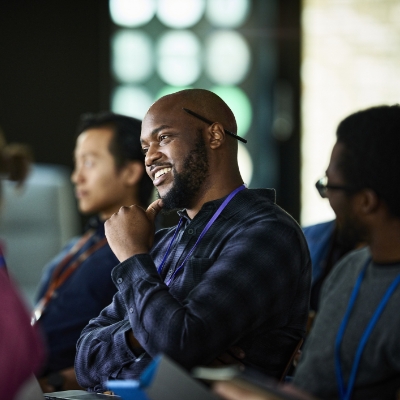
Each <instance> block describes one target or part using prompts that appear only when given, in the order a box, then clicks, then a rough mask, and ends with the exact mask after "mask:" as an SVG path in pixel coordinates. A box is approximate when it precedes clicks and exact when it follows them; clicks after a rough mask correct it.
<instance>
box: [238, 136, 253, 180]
mask: <svg viewBox="0 0 400 400" xmlns="http://www.w3.org/2000/svg"><path fill="white" fill-rule="evenodd" d="M238 145H239V146H238V164H239V171H240V174H241V175H242V178H243V182H244V183H245V184H246V185H250V183H251V179H252V177H253V160H252V159H251V156H250V153H249V151H248V150H247V148H246V145H244V144H243V143H239V142H238Z"/></svg>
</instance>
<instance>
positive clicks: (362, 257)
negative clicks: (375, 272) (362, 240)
mask: <svg viewBox="0 0 400 400" xmlns="http://www.w3.org/2000/svg"><path fill="white" fill-rule="evenodd" d="M369 257H370V251H369V247H367V246H365V247H362V248H360V249H357V250H352V251H350V252H349V253H347V254H346V255H345V256H343V258H341V259H340V260H339V261H338V262H337V263H336V264H335V265H334V267H333V269H332V271H331V272H330V274H329V276H328V277H327V283H326V286H327V287H329V286H330V285H335V282H339V281H346V280H348V279H353V280H354V279H356V277H357V276H358V274H359V273H360V271H361V269H362V268H363V266H364V264H365V261H366V260H367V259H368V258H369Z"/></svg>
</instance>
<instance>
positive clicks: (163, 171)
mask: <svg viewBox="0 0 400 400" xmlns="http://www.w3.org/2000/svg"><path fill="white" fill-rule="evenodd" d="M171 170H172V168H162V169H159V170H158V171H157V172H156V173H155V175H154V180H156V179H157V178H159V177H160V176H162V175H164V174H166V173H167V172H169V171H171Z"/></svg>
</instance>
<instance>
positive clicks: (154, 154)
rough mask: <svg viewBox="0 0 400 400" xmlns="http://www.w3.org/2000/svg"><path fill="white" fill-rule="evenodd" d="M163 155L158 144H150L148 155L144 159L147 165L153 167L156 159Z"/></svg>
mask: <svg viewBox="0 0 400 400" xmlns="http://www.w3.org/2000/svg"><path fill="white" fill-rule="evenodd" d="M161 157H162V154H161V152H160V151H159V149H158V146H156V145H150V146H149V148H148V149H147V152H146V157H145V159H144V163H145V165H146V167H151V166H152V165H153V164H154V162H155V161H157V160H159V159H160V158H161Z"/></svg>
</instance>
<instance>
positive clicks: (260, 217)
mask: <svg viewBox="0 0 400 400" xmlns="http://www.w3.org/2000/svg"><path fill="white" fill-rule="evenodd" d="M274 198H275V193H274V191H273V190H268V189H257V190H250V189H245V190H242V191H241V192H239V193H238V194H237V195H236V196H235V197H234V198H233V199H232V200H231V201H230V203H229V204H228V206H227V207H226V208H225V209H224V210H223V212H222V213H221V215H220V216H219V217H218V218H217V220H216V221H215V222H214V224H213V225H212V226H211V228H210V229H209V231H208V232H207V233H206V235H205V236H204V237H203V239H202V240H201V241H200V242H199V244H198V246H197V247H196V249H195V251H194V252H193V254H192V255H191V256H190V257H189V259H188V260H187V261H186V263H185V265H184V267H183V269H182V270H181V271H180V273H178V274H177V275H176V277H175V278H174V280H173V281H172V283H171V284H170V286H167V285H166V284H165V282H164V280H165V281H167V280H168V278H167V276H168V275H170V274H168V271H174V270H175V269H176V268H178V267H179V266H180V265H181V263H182V261H183V260H184V259H185V257H186V255H187V254H188V252H189V251H190V249H191V248H192V247H193V245H194V243H195V242H196V240H197V238H198V236H199V235H200V233H201V231H202V229H203V228H204V226H205V225H206V224H207V222H208V221H209V220H210V218H211V217H212V215H213V214H214V212H215V211H216V210H217V208H218V207H219V205H220V204H221V203H222V202H223V200H224V199H219V200H215V201H211V202H208V203H206V204H204V205H203V207H202V209H201V210H200V212H199V213H198V214H197V215H196V216H195V217H194V219H193V220H190V219H189V218H187V217H186V222H185V223H184V224H183V226H182V227H181V230H180V232H179V235H178V237H177V240H176V241H175V243H174V244H173V246H172V248H171V251H170V253H169V256H168V258H167V260H166V263H165V265H164V269H163V271H162V274H161V276H160V275H159V274H158V272H157V267H158V266H159V265H160V264H161V261H162V259H163V257H164V255H165V252H166V251H167V248H168V246H169V244H170V241H171V238H172V237H173V235H174V231H175V229H174V228H171V229H164V230H161V231H158V232H157V233H156V236H155V241H154V246H153V248H152V250H151V252H150V254H139V255H136V256H133V257H131V258H129V259H128V260H126V261H124V262H122V263H121V264H119V265H118V266H117V267H115V268H114V270H113V272H112V277H113V280H114V282H115V284H116V285H117V287H118V293H117V294H116V295H115V296H114V299H113V302H112V303H111V304H110V305H109V306H108V307H107V308H105V309H104V310H103V311H102V312H101V314H100V315H99V316H98V317H97V318H94V319H92V320H91V321H90V323H89V325H88V326H86V328H85V329H84V330H83V332H82V335H81V337H80V339H79V341H78V345H77V349H78V351H77V357H76V360H75V371H76V374H77V378H78V382H79V383H80V385H82V386H83V387H86V388H89V389H90V390H94V391H101V390H105V381H107V380H109V379H127V378H133V379H135V378H138V376H139V375H140V373H141V372H142V371H143V369H144V368H145V367H146V366H147V364H148V363H149V362H150V361H151V359H152V357H154V356H156V355H157V354H159V353H165V354H167V355H168V356H170V357H171V358H173V359H174V360H175V361H177V362H178V363H180V364H181V365H183V366H184V367H185V368H187V369H190V368H192V367H194V366H196V365H205V364H208V363H209V362H211V361H212V360H214V359H215V358H216V357H217V356H218V355H220V354H222V353H223V352H225V351H226V350H227V349H228V348H229V347H230V346H232V345H237V346H240V347H241V348H242V349H243V350H244V351H245V353H246V357H245V359H244V363H245V364H246V365H249V366H251V367H254V368H258V369H259V370H261V371H263V372H265V373H267V374H269V375H271V376H275V377H279V376H280V374H281V373H282V371H283V369H284V367H285V365H286V363H287V362H288V360H289V357H290V355H291V354H292V352H293V350H294V348H295V346H296V344H297V343H298V341H299V339H300V338H301V337H302V336H303V335H304V332H305V325H306V321H307V315H308V304H309V290H310V282H311V262H310V256H309V252H308V248H307V244H306V242H305V239H304V236H303V233H302V231H301V229H300V227H299V226H298V224H297V223H296V222H295V221H294V220H293V219H292V218H291V217H290V216H289V215H288V214H287V213H286V212H284V211H283V210H282V209H281V208H279V207H278V206H277V205H276V204H275V202H274ZM164 274H166V275H164ZM120 279H122V281H120ZM118 282H120V283H118ZM131 329H132V330H133V333H134V335H135V337H136V338H137V340H138V342H139V343H140V344H141V346H142V347H143V349H144V350H143V352H137V351H135V352H134V351H133V350H131V349H130V347H129V346H128V342H127V332H129V330H131Z"/></svg>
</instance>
